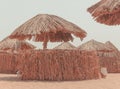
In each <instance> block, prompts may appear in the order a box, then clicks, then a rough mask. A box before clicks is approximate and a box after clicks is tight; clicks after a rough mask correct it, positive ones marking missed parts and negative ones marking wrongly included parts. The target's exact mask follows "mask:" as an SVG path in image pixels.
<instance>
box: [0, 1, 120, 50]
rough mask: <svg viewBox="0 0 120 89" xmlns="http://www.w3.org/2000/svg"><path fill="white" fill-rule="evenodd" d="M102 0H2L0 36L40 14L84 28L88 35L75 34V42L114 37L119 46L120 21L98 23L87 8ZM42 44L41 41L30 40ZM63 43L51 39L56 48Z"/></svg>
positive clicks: (112, 40)
mask: <svg viewBox="0 0 120 89" xmlns="http://www.w3.org/2000/svg"><path fill="white" fill-rule="evenodd" d="M98 1H100V0H0V40H2V39H4V38H5V37H7V36H9V35H10V34H11V33H12V32H13V31H14V30H15V29H16V28H17V27H18V26H20V25H21V24H23V23H24V22H26V21H27V20H29V19H30V18H32V17H34V16H36V15H37V14H53V15H57V16H60V17H62V18H64V19H66V20H68V21H70V22H72V23H74V24H76V25H78V26H79V27H80V28H82V29H84V30H85V31H86V32H87V37H86V38H84V40H83V41H82V42H81V41H80V39H79V38H76V37H75V38H74V41H73V42H72V44H74V45H75V46H79V45H80V44H82V43H84V42H87V41H88V40H91V39H95V40H97V41H100V42H106V41H111V42H112V43H113V44H114V45H115V46H116V47H117V48H119V49H120V39H119V38H120V25H117V26H107V25H104V24H100V23H97V22H95V21H94V20H93V18H92V16H91V15H90V14H89V13H88V12H87V8H88V7H90V6H91V5H93V4H95V3H96V2H98ZM30 43H32V44H34V45H36V46H37V47H38V48H42V43H41V42H31V41H30ZM59 44H60V43H48V48H54V47H55V46H57V45H59Z"/></svg>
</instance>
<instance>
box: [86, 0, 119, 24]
mask: <svg viewBox="0 0 120 89" xmlns="http://www.w3.org/2000/svg"><path fill="white" fill-rule="evenodd" d="M87 10H88V12H90V13H91V14H92V16H93V17H94V19H95V20H96V21H97V22H99V23H103V24H106V25H119V24H120V0H101V1H99V2H98V3H96V4H95V5H93V6H91V7H90V8H88V9H87Z"/></svg>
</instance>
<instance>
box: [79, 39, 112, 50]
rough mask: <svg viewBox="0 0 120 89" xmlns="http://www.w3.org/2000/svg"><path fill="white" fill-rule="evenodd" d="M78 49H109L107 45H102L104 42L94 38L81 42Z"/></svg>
mask: <svg viewBox="0 0 120 89" xmlns="http://www.w3.org/2000/svg"><path fill="white" fill-rule="evenodd" d="M78 49H80V50H87V51H101V52H107V51H108V52H109V51H111V50H110V49H109V48H108V47H106V46H105V45H104V43H101V42H98V41H95V40H90V41H88V42H86V43H83V44H82V45H80V46H79V47H78Z"/></svg>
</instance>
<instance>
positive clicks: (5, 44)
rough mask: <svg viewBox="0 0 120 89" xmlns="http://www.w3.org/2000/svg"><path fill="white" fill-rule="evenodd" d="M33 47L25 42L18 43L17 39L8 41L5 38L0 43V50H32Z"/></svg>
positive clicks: (8, 39)
mask: <svg viewBox="0 0 120 89" xmlns="http://www.w3.org/2000/svg"><path fill="white" fill-rule="evenodd" d="M34 48H35V46H33V45H32V44H30V43H28V42H25V41H19V40H17V39H10V38H5V39H4V40H2V41H1V42H0V50H9V49H12V50H18V49H19V50H24V49H34Z"/></svg>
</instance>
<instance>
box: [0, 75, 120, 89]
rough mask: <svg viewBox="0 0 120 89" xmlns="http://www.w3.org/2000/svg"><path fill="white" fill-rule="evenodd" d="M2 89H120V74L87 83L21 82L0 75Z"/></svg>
mask: <svg viewBox="0 0 120 89" xmlns="http://www.w3.org/2000/svg"><path fill="white" fill-rule="evenodd" d="M0 89H120V74H119V73H118V74H108V76H107V78H106V79H100V80H85V81H63V82H49V81H21V80H19V79H18V78H17V77H16V75H11V74H0Z"/></svg>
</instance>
